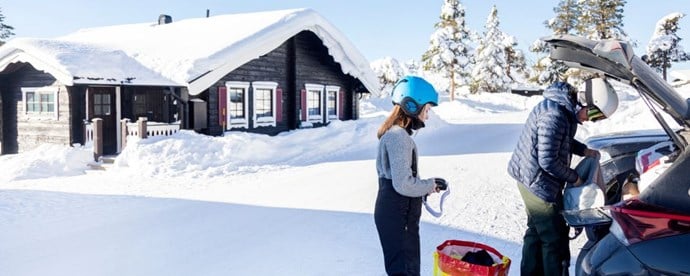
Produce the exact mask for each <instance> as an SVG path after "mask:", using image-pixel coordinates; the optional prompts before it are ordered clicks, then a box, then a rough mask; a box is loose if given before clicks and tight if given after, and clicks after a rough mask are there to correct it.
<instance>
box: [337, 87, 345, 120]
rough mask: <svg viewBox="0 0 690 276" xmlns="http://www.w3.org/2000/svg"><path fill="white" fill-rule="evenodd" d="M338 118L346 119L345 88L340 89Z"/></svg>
mask: <svg viewBox="0 0 690 276" xmlns="http://www.w3.org/2000/svg"><path fill="white" fill-rule="evenodd" d="M337 112H338V119H339V120H345V89H342V88H341V89H340V91H338V111H337Z"/></svg>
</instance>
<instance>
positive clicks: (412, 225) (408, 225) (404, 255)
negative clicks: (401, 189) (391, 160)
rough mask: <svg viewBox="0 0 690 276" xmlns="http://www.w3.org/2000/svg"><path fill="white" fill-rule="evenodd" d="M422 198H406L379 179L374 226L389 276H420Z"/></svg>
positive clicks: (391, 184) (386, 182)
mask: <svg viewBox="0 0 690 276" xmlns="http://www.w3.org/2000/svg"><path fill="white" fill-rule="evenodd" d="M421 215H422V198H421V197H406V196H403V195H401V194H399V193H398V192H396V191H395V190H394V189H393V182H392V181H391V180H390V179H385V178H380V179H379V192H378V196H377V197H376V206H375V208H374V222H375V223H376V230H377V231H378V233H379V240H380V241H381V247H382V248H383V259H384V261H385V265H386V273H388V275H419V274H420V265H419V217H420V216H421Z"/></svg>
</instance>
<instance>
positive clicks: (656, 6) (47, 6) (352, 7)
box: [0, 0, 690, 69]
mask: <svg viewBox="0 0 690 276" xmlns="http://www.w3.org/2000/svg"><path fill="white" fill-rule="evenodd" d="M442 3H443V0H348V1H343V0H341V1H337V0H194V1H190V0H117V1H114V0H98V1H93V0H89V1H86V0H59V1H58V0H11V1H2V3H0V8H2V12H3V14H4V15H5V23H6V24H9V25H11V26H13V27H14V28H15V34H16V36H15V37H55V36H60V35H64V34H67V33H70V32H73V31H76V30H78V29H80V28H88V27H97V26H107V25H118V24H129V23H142V22H153V21H156V20H157V19H158V15H160V14H168V15H171V16H172V17H173V21H174V20H181V19H185V18H193V17H203V16H205V15H206V9H209V10H210V12H211V15H218V14H228V13H240V12H251V11H263V10H275V9H288V8H303V7H308V8H312V9H314V10H316V11H317V12H319V13H320V14H321V15H323V16H324V17H326V18H327V19H328V20H330V21H331V23H333V24H334V25H335V26H336V27H337V28H339V29H340V30H341V31H342V32H343V33H344V34H345V35H346V36H347V37H348V38H349V39H350V40H351V41H352V42H353V43H354V45H355V46H356V47H357V48H358V49H359V50H360V51H361V52H362V53H363V54H364V56H365V57H366V58H367V59H369V61H372V60H375V59H378V58H382V57H386V56H390V57H393V58H396V59H398V60H399V61H406V60H409V59H412V58H414V59H420V57H421V55H422V53H424V51H425V50H426V49H427V47H428V41H429V36H430V35H431V33H432V32H433V30H434V24H435V23H436V22H438V21H439V14H440V10H441V5H442ZM461 3H462V4H463V5H464V6H465V12H466V16H467V18H466V19H467V24H468V26H469V27H470V28H471V29H472V30H474V31H483V30H484V23H485V22H486V18H487V16H488V13H489V11H490V9H491V6H492V5H494V4H495V5H496V6H497V8H498V16H499V19H500V28H501V29H502V30H503V31H504V32H506V33H508V34H510V35H513V36H515V37H517V39H518V42H519V45H518V47H519V48H520V49H522V50H523V51H525V52H526V53H528V50H527V49H528V47H529V45H530V44H531V43H532V42H533V41H534V40H536V39H538V38H539V37H542V36H545V35H548V30H547V29H546V28H545V27H544V24H543V22H544V21H545V20H547V19H549V18H551V17H553V16H554V13H553V7H554V6H555V5H556V4H557V3H558V1H557V0H549V1H547V0H528V1H516V0H494V1H489V0H464V1H463V0H461ZM671 12H682V13H686V14H687V13H688V12H690V1H688V0H682V1H681V0H666V1H648V0H628V3H627V4H626V7H625V12H624V15H625V18H624V25H625V26H624V30H625V31H626V32H627V33H628V35H630V36H631V37H632V38H633V39H636V40H637V41H638V43H639V45H638V47H637V48H636V49H635V52H636V53H637V54H638V55H642V54H643V53H644V51H645V48H646V45H647V42H648V41H649V38H650V37H651V35H652V32H653V30H654V26H655V24H656V22H657V21H658V20H659V19H660V18H661V17H663V16H665V15H667V14H669V13H671ZM680 28H681V29H680V32H679V34H680V36H681V38H683V41H681V45H683V46H684V48H685V49H686V51H690V18H688V17H686V18H683V19H681V21H680ZM218 35H222V34H218ZM181 39H183V38H181ZM530 55H531V54H530ZM530 57H531V56H528V58H530ZM686 66H687V67H690V64H687V65H686V64H679V65H678V66H676V67H674V69H679V68H680V67H686Z"/></svg>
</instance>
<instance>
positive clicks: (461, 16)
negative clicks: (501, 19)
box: [422, 0, 473, 101]
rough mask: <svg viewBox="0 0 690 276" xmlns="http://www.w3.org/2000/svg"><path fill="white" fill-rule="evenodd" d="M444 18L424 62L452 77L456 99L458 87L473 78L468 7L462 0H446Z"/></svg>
mask: <svg viewBox="0 0 690 276" xmlns="http://www.w3.org/2000/svg"><path fill="white" fill-rule="evenodd" d="M440 19H441V21H440V22H438V23H436V25H435V28H436V30H435V31H434V33H433V34H432V35H431V38H430V41H429V42H430V45H429V49H428V50H427V51H426V52H425V53H424V54H423V55H422V63H423V68H424V70H426V71H430V72H434V73H438V74H441V75H442V76H444V77H446V78H448V80H449V84H448V91H449V93H450V100H451V101H452V100H454V99H455V88H457V87H460V86H463V85H468V84H469V81H470V64H471V62H472V61H471V59H470V56H471V55H472V51H473V47H472V39H471V36H470V31H469V29H468V28H467V26H466V25H465V8H464V7H463V6H462V4H461V3H460V1H459V0H445V1H444V3H443V6H442V7H441V16H440Z"/></svg>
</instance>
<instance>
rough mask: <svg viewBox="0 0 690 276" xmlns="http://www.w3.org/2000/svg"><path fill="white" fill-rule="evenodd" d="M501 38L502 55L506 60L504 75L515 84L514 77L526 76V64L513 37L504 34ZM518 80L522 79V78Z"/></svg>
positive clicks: (523, 55)
mask: <svg viewBox="0 0 690 276" xmlns="http://www.w3.org/2000/svg"><path fill="white" fill-rule="evenodd" d="M502 36H503V54H504V55H505V58H506V68H505V70H506V75H507V76H508V77H509V78H510V79H511V80H512V81H513V82H515V81H516V78H515V76H518V75H523V76H524V75H525V74H526V71H527V63H526V62H525V54H524V53H523V52H522V50H520V49H518V48H517V45H518V43H517V40H516V39H515V37H514V36H511V35H508V34H505V33H504V34H503V35H502ZM519 79H523V77H521V78H519Z"/></svg>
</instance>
